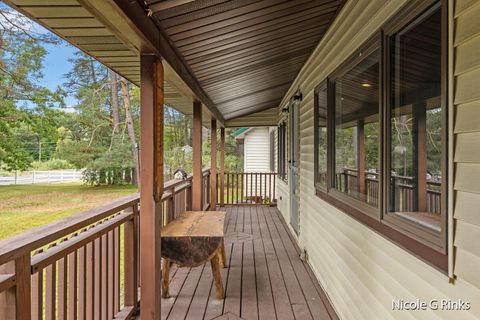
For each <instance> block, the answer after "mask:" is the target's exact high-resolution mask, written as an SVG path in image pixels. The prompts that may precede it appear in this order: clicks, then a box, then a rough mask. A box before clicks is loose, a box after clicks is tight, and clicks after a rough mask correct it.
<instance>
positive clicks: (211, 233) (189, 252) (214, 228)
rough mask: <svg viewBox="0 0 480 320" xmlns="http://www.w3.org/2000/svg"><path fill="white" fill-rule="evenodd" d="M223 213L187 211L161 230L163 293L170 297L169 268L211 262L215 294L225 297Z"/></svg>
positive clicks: (191, 266)
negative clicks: (223, 278) (221, 268)
mask: <svg viewBox="0 0 480 320" xmlns="http://www.w3.org/2000/svg"><path fill="white" fill-rule="evenodd" d="M225 214H226V213H225V212H223V211H186V212H183V213H181V214H180V215H178V216H177V218H176V219H175V220H173V221H172V222H170V223H169V224H167V225H166V226H165V227H164V228H163V229H162V232H161V238H162V244H161V248H162V258H163V275H162V278H163V281H162V287H163V294H162V296H163V297H164V298H169V297H170V288H169V282H170V267H171V266H172V263H175V264H177V265H178V266H179V267H190V268H193V267H197V266H200V265H202V264H204V263H205V262H207V261H210V264H211V267H212V273H213V278H214V280H215V287H216V296H217V298H218V299H223V298H224V297H225V293H224V289H223V283H222V278H221V274H220V264H222V265H223V267H226V259H225V245H224V231H223V225H224V222H225Z"/></svg>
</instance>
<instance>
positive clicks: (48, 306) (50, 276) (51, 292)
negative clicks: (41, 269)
mask: <svg viewBox="0 0 480 320" xmlns="http://www.w3.org/2000/svg"><path fill="white" fill-rule="evenodd" d="M56 274H57V266H56V262H54V263H53V264H51V265H49V266H48V267H47V268H46V269H45V278H46V282H45V319H46V320H53V319H55V314H56V312H55V311H56V310H55V304H56V300H57V294H56V290H55V289H56V288H55V278H56Z"/></svg>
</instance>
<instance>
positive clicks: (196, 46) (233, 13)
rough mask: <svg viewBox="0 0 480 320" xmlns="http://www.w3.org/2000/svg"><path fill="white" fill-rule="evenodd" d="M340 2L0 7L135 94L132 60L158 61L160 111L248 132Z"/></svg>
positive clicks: (24, 2)
mask: <svg viewBox="0 0 480 320" xmlns="http://www.w3.org/2000/svg"><path fill="white" fill-rule="evenodd" d="M345 1H346V0H297V1H287V0H261V1H258V0H244V1H225V0H216V1H209V0H198V1H190V0H166V1H165V0H164V1H158V0H148V1H143V0H142V1H139V0H7V1H6V2H7V3H8V4H10V5H11V6H12V7H14V8H16V9H17V10H19V11H20V12H22V13H24V14H25V15H27V16H29V17H31V18H33V19H34V20H36V21H38V22H39V23H40V24H42V25H43V26H45V27H46V28H48V29H50V30H51V31H53V32H54V33H56V34H57V35H59V36H61V37H62V38H64V39H65V40H67V41H68V42H70V43H72V44H73V45H75V46H77V47H78V48H80V49H81V50H83V51H84V52H86V53H87V54H89V55H91V56H93V57H94V58H96V59H98V60H99V61H101V62H102V63H104V64H105V65H107V66H108V67H110V68H111V69H113V70H114V71H116V72H117V73H119V74H121V75H122V76H124V77H125V78H127V79H128V80H130V81H131V82H133V83H134V84H136V85H140V55H141V54H155V55H157V56H160V57H162V60H163V62H164V70H165V80H166V83H165V93H166V94H165V102H166V103H167V104H171V105H172V106H174V107H175V108H176V109H177V110H179V111H181V112H183V113H185V114H191V113H192V102H193V101H194V100H196V101H200V102H202V104H203V105H204V106H205V107H206V108H205V112H206V113H207V115H208V116H207V117H205V118H206V119H210V118H216V119H217V120H218V121H219V122H220V126H244V125H248V126H252V125H250V124H246V122H247V121H250V120H253V118H256V119H258V118H259V117H264V119H263V121H260V122H262V123H261V124H260V123H259V124H258V125H263V126H265V125H266V126H270V125H275V124H276V120H277V118H278V117H277V115H273V111H272V110H274V108H277V107H278V105H279V103H280V102H281V101H282V98H283V97H284V95H285V94H286V92H287V90H288V89H289V87H290V86H291V83H292V81H293V80H294V79H295V77H296V75H297V74H298V72H299V70H300V68H301V67H302V66H303V64H304V63H305V61H306V60H307V59H308V57H309V55H310V54H311V52H312V51H313V49H314V48H315V46H316V45H317V44H318V42H319V41H320V39H321V38H322V36H323V35H324V34H325V32H326V30H327V28H328V27H329V26H330V24H331V23H332V22H333V20H334V18H335V16H336V14H337V13H338V11H339V10H340V8H341V7H342V6H343V4H344V2H345ZM268 110H271V111H268ZM272 115H273V116H272ZM208 122H209V121H208ZM204 123H205V122H204ZM255 125H257V124H254V126H255Z"/></svg>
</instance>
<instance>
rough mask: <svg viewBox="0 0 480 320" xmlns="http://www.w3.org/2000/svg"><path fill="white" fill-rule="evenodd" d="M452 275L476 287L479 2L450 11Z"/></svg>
mask: <svg viewBox="0 0 480 320" xmlns="http://www.w3.org/2000/svg"><path fill="white" fill-rule="evenodd" d="M454 19H455V26H456V28H455V32H454V41H453V43H454V50H455V55H454V66H455V67H454V74H455V78H454V83H455V84H456V85H455V90H454V96H453V101H454V112H455V127H454V135H455V149H454V161H455V167H454V168H455V180H454V190H455V191H454V193H455V194H454V199H455V201H454V219H455V234H454V246H455V252H456V256H455V261H454V273H455V275H456V276H457V277H458V278H462V279H464V280H466V281H468V282H470V283H471V284H473V285H474V286H476V287H480V272H479V270H480V1H479V0H477V1H466V0H457V5H456V7H455V11H454Z"/></svg>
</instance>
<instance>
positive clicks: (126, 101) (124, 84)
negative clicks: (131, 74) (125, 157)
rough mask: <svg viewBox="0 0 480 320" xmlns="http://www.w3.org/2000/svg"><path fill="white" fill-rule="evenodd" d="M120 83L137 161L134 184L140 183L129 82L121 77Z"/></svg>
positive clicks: (133, 155) (127, 123)
mask: <svg viewBox="0 0 480 320" xmlns="http://www.w3.org/2000/svg"><path fill="white" fill-rule="evenodd" d="M120 85H121V87H122V97H123V107H124V108H125V125H126V127H127V132H128V137H129V139H130V151H131V153H132V157H133V160H134V163H135V168H134V172H133V177H132V178H133V184H135V185H138V182H139V181H140V165H139V160H140V159H139V155H138V146H137V137H136V136H135V127H134V120H133V112H132V105H131V102H130V92H129V89H128V83H127V80H126V79H125V78H121V80H120Z"/></svg>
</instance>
